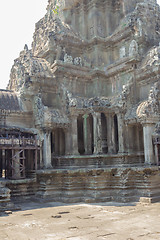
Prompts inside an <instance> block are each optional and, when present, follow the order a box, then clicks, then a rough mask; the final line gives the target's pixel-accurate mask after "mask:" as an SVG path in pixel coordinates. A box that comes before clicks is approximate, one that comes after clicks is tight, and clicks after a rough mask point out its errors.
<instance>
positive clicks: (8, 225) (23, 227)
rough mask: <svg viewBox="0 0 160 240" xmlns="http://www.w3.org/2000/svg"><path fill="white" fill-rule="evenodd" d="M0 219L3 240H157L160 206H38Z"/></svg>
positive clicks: (33, 205)
mask: <svg viewBox="0 0 160 240" xmlns="http://www.w3.org/2000/svg"><path fill="white" fill-rule="evenodd" d="M21 208H22V210H20V211H15V212H7V213H6V214H2V215H1V216H0V240H6V239H7V240H17V239H18V240H103V239H104V240H105V239H107V240H150V239H153V240H156V239H160V203H156V204H138V205H136V206H118V205H117V206H106V205H102V204H95V205H93V204H92V205H91V204H77V205H61V206H60V205H58V204H51V203H50V204H37V203H29V204H23V205H22V206H21Z"/></svg>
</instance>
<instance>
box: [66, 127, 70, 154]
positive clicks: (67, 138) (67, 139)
mask: <svg viewBox="0 0 160 240" xmlns="http://www.w3.org/2000/svg"><path fill="white" fill-rule="evenodd" d="M70 154H71V130H70V129H66V130H65V155H70Z"/></svg>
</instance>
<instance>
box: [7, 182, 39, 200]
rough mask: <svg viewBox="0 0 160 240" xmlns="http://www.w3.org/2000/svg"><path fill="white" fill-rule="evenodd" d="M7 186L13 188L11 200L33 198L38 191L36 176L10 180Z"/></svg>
mask: <svg viewBox="0 0 160 240" xmlns="http://www.w3.org/2000/svg"><path fill="white" fill-rule="evenodd" d="M6 186H7V187H8V188H9V189H10V190H11V192H10V195H11V200H12V201H13V202H16V203H18V202H23V201H27V200H29V201H30V200H32V199H33V198H34V196H35V194H36V192H37V182H36V179H35V178H32V179H19V180H8V181H7V184H6Z"/></svg>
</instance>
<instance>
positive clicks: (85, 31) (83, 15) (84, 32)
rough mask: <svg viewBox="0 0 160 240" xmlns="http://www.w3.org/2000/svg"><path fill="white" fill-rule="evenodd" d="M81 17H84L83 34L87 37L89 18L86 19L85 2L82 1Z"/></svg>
mask: <svg viewBox="0 0 160 240" xmlns="http://www.w3.org/2000/svg"><path fill="white" fill-rule="evenodd" d="M80 14H81V17H82V25H81V27H82V36H84V37H85V38H86V37H87V23H86V21H87V19H86V17H85V16H86V14H85V10H84V4H83V3H82V8H81V11H80Z"/></svg>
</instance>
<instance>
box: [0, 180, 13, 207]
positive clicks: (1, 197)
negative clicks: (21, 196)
mask: <svg viewBox="0 0 160 240" xmlns="http://www.w3.org/2000/svg"><path fill="white" fill-rule="evenodd" d="M10 192H11V191H10V189H9V188H7V187H6V182H5V181H4V180H3V179H1V180H0V212H3V211H6V210H12V209H14V204H13V203H12V202H11V198H10Z"/></svg>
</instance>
